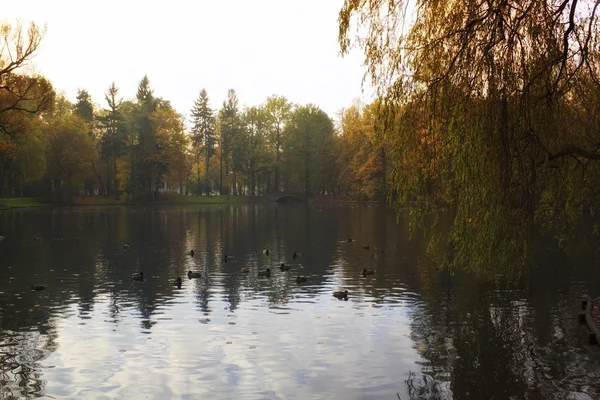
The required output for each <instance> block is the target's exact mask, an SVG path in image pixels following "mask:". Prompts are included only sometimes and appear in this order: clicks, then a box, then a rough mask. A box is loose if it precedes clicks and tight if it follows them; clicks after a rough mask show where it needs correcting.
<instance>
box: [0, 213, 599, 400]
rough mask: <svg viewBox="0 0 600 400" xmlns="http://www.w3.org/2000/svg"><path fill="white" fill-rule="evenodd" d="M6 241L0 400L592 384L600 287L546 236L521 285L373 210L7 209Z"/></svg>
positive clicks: (486, 391) (1, 229) (528, 392)
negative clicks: (462, 270) (450, 261)
mask: <svg viewBox="0 0 600 400" xmlns="http://www.w3.org/2000/svg"><path fill="white" fill-rule="evenodd" d="M0 235H3V236H4V237H5V240H4V241H2V242H0V263H1V264H0V357H1V358H0V360H1V361H0V365H1V366H2V368H1V376H0V380H1V382H0V386H1V387H2V389H1V390H2V392H1V396H0V397H10V396H15V397H36V396H40V395H44V394H46V395H49V396H52V397H54V398H57V397H61V396H63V397H90V398H115V397H117V398H160V399H163V398H179V397H186V396H187V397H191V398H194V397H200V396H208V397H210V398H223V399H229V398H260V399H264V398H298V399H303V398H308V397H311V398H328V399H329V398H344V399H371V398H374V399H383V398H390V399H394V398H397V394H398V395H399V396H400V397H401V398H402V399H408V398H414V399H417V398H440V399H444V398H457V399H463V398H490V399H492V398H497V399H507V398H557V399H558V398H560V399H562V398H566V397H568V396H569V395H575V394H577V395H578V396H580V397H579V398H585V397H582V396H584V395H585V394H587V395H588V396H590V397H591V398H594V397H596V396H599V395H600V388H598V385H597V383H596V382H597V381H598V378H600V376H599V375H600V373H599V372H600V356H599V352H598V351H597V349H593V348H590V347H588V345H587V344H586V337H585V335H584V334H583V333H582V332H581V328H580V327H579V326H577V324H576V318H575V317H576V315H575V314H574V312H575V304H576V301H577V299H578V298H579V297H580V296H581V295H583V294H589V295H592V296H598V295H600V285H599V283H600V272H599V271H598V269H597V267H596V266H597V265H598V253H597V252H594V248H593V247H592V246H577V245H575V246H573V247H572V248H570V250H569V252H567V253H561V252H557V251H555V250H552V248H546V243H545V242H543V241H540V244H539V245H538V248H539V249H540V254H539V255H538V257H537V259H538V264H539V267H537V268H532V270H531V271H527V273H526V274H525V276H524V277H523V279H522V280H521V281H519V282H502V281H498V282H496V283H484V282H480V281H477V280H475V279H474V278H473V277H471V276H467V275H463V274H455V275H452V274H449V273H448V272H443V271H437V270H436V269H435V266H432V265H429V263H428V261H427V260H426V259H425V258H424V257H423V249H422V243H420V242H419V241H418V240H417V241H409V240H408V237H407V232H406V229H404V225H403V224H402V223H401V224H400V225H396V223H395V216H394V215H393V214H392V213H391V212H390V211H388V210H386V209H385V208H383V207H373V206H372V207H367V206H360V207H359V206H352V205H331V206H323V207H321V206H319V210H315V209H312V208H310V207H309V208H307V207H304V206H294V207H291V208H289V207H279V206H276V205H272V206H271V205H269V206H265V205H261V206H258V205H248V206H244V205H240V206H235V207H229V206H220V207H219V206H214V207H204V208H194V207H187V208H161V207H156V208H151V207H128V208H126V207H122V208H121V207H112V208H75V209H43V210H23V211H18V210H15V211H11V212H4V213H3V214H1V215H0ZM348 237H353V238H355V239H356V240H355V241H353V242H348V240H347V238H348ZM124 243H129V244H130V247H129V249H125V248H124V247H123V244H124ZM365 244H370V245H371V246H370V249H369V250H364V249H362V247H363V246H364V245H365ZM191 249H194V251H195V254H194V257H190V255H189V251H190V250H191ZM263 249H269V250H270V252H269V255H268V256H267V255H265V254H264V253H263V252H262V250H263ZM590 249H591V250H590ZM294 252H298V253H300V254H301V256H300V257H298V258H297V259H293V257H292V254H293V253H294ZM224 254H228V255H233V256H235V259H234V260H232V261H228V262H226V263H224V262H223V261H222V260H223V255H224ZM281 263H285V264H286V265H287V264H290V265H291V266H292V268H291V270H290V271H281V270H280V269H279V268H278V266H279V265H280V264H281ZM243 267H245V268H248V269H249V272H248V273H243V272H241V269H242V268H243ZM266 268H271V270H272V275H271V276H270V277H259V276H258V271H261V270H264V269H266ZM363 269H368V270H370V269H375V270H376V273H375V274H374V275H367V276H363V275H362V274H361V271H362V270H363ZM189 270H192V271H199V272H201V277H200V278H194V279H188V278H187V271H189ZM137 271H143V272H144V275H145V277H146V279H145V281H144V282H136V281H132V280H131V279H130V277H131V274H132V273H133V272H137ZM298 275H302V276H306V277H307V278H308V281H307V282H305V283H300V284H299V283H297V282H296V277H297V276H298ZM177 277H181V278H182V279H183V284H182V285H181V287H180V288H178V287H177V286H176V285H173V284H172V283H171V282H170V280H172V279H176V278H177ZM32 284H45V285H47V286H48V288H47V290H45V291H40V292H32V291H30V290H29V288H30V286H31V285H32ZM334 290H348V291H349V293H350V296H349V300H348V301H339V300H337V299H335V298H333V296H332V292H333V291H334Z"/></svg>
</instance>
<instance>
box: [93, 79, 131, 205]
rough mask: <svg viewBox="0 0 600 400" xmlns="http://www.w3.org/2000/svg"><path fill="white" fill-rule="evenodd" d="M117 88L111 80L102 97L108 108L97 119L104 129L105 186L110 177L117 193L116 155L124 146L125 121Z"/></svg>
mask: <svg viewBox="0 0 600 400" xmlns="http://www.w3.org/2000/svg"><path fill="white" fill-rule="evenodd" d="M118 95H119V88H118V87H117V86H116V85H115V83H114V82H113V83H112V84H111V85H110V87H109V88H108V91H107V92H106V94H105V96H104V99H105V100H106V103H107V105H108V108H107V109H105V110H104V112H105V114H104V115H103V116H102V117H99V118H98V120H99V121H100V123H101V124H102V127H103V129H104V136H103V138H102V157H103V158H104V159H105V161H106V176H107V182H106V186H107V188H108V189H110V188H111V186H110V180H111V179H110V178H111V177H112V183H113V187H112V191H113V193H114V194H117V193H118V190H119V182H118V180H117V157H119V156H120V155H121V153H122V151H123V148H124V146H125V121H124V117H123V113H122V111H121V104H122V100H121V99H118Z"/></svg>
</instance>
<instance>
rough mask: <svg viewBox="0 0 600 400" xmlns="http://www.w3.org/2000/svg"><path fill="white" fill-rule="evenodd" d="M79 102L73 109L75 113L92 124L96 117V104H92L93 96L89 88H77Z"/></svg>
mask: <svg viewBox="0 0 600 400" xmlns="http://www.w3.org/2000/svg"><path fill="white" fill-rule="evenodd" d="M76 98H77V103H75V107H74V110H73V114H75V115H78V116H80V117H81V118H82V119H83V120H84V121H85V122H87V124H88V125H91V123H92V121H93V119H94V106H93V104H92V96H90V94H89V93H88V92H87V90H84V89H79V90H77V97H76Z"/></svg>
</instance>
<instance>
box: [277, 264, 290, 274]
mask: <svg viewBox="0 0 600 400" xmlns="http://www.w3.org/2000/svg"><path fill="white" fill-rule="evenodd" d="M279 269H280V270H281V272H283V271H289V270H290V269H292V267H290V266H289V265H285V264H284V263H281V265H280V266H279Z"/></svg>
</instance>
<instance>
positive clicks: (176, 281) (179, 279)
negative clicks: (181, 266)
mask: <svg viewBox="0 0 600 400" xmlns="http://www.w3.org/2000/svg"><path fill="white" fill-rule="evenodd" d="M169 283H172V284H173V285H175V286H177V287H178V288H180V287H181V277H177V279H169Z"/></svg>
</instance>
